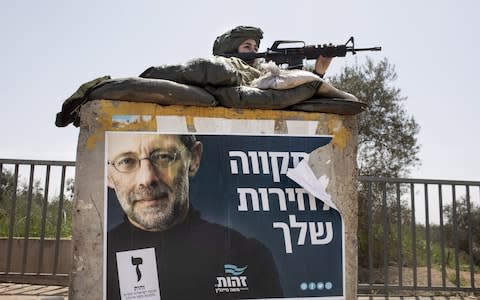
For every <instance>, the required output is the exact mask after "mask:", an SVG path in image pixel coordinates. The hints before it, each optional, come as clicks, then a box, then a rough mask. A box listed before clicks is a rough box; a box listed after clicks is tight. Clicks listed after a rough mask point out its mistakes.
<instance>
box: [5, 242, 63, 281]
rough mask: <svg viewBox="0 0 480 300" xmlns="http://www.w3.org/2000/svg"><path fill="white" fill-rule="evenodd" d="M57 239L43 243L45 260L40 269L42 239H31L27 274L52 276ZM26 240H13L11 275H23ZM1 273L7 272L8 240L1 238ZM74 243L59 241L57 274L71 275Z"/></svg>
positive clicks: (27, 259) (26, 266)
mask: <svg viewBox="0 0 480 300" xmlns="http://www.w3.org/2000/svg"><path fill="white" fill-rule="evenodd" d="M55 244H56V241H55V239H45V240H44V242H43V259H42V260H41V268H40V269H39V268H38V267H39V260H40V239H38V238H36V239H34V238H30V239H29V240H28V249H27V256H26V265H25V270H24V272H25V273H47V274H52V273H53V269H54V264H55ZM24 245H25V240H24V239H23V238H14V239H13V240H12V246H11V247H12V250H11V251H12V252H11V253H12V255H11V261H10V269H9V272H10V273H21V272H22V267H23V255H24V250H25V246H24ZM0 250H1V253H2V255H0V272H6V266H7V262H6V260H7V251H8V238H0ZM71 254H72V241H71V240H66V239H62V240H60V241H59V247H58V261H57V270H56V274H69V273H70V268H71V264H72V255H71Z"/></svg>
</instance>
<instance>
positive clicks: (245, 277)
mask: <svg viewBox="0 0 480 300" xmlns="http://www.w3.org/2000/svg"><path fill="white" fill-rule="evenodd" d="M240 281H241V282H242V286H243V287H246V286H247V276H240Z"/></svg>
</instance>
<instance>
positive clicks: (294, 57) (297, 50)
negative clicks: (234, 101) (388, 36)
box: [220, 36, 382, 69]
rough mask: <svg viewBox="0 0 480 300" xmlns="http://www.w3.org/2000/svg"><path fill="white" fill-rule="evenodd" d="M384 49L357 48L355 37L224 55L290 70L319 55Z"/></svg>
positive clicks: (279, 43) (302, 42)
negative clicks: (341, 41)
mask: <svg viewBox="0 0 480 300" xmlns="http://www.w3.org/2000/svg"><path fill="white" fill-rule="evenodd" d="M292 43H295V44H303V47H292V48H279V46H280V45H283V44H292ZM381 50H382V47H371V48H355V42H354V39H353V36H352V37H350V38H349V39H348V41H347V42H346V43H345V44H343V45H336V46H334V45H305V42H304V41H288V40H281V41H275V42H274V43H273V45H272V47H271V48H267V51H266V52H259V53H253V52H252V53H222V54H220V55H221V56H225V57H238V58H240V59H242V60H244V61H246V62H250V61H253V60H254V59H256V58H264V59H265V60H266V61H274V62H275V63H276V64H277V65H282V64H287V65H288V68H289V69H300V68H302V67H303V60H304V59H316V58H317V57H318V56H319V55H323V56H326V57H338V56H342V57H343V56H346V55H347V52H351V53H352V54H353V55H355V54H356V53H357V52H360V51H381Z"/></svg>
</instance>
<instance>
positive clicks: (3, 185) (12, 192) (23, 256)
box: [0, 159, 75, 284]
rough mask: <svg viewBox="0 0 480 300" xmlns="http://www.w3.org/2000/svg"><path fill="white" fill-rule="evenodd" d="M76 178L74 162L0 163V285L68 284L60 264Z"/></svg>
mask: <svg viewBox="0 0 480 300" xmlns="http://www.w3.org/2000/svg"><path fill="white" fill-rule="evenodd" d="M74 172H75V163H74V162H64V161H40V160H13V159H0V176H1V177H0V230H1V234H0V238H1V239H0V244H1V247H2V248H3V249H1V253H2V255H1V257H0V262H1V263H0V280H2V281H14V282H29V283H32V282H35V283H44V284H49V283H56V284H58V283H63V284H68V283H67V282H68V271H66V270H65V269H63V270H62V269H60V268H59V264H60V262H62V261H64V260H65V259H68V258H66V257H65V255H60V254H61V253H65V252H66V251H68V249H63V248H65V247H68V246H69V244H70V243H69V242H68V243H62V242H63V240H62V238H67V239H70V238H71V235H70V234H69V227H70V226H71V220H68V218H69V216H71V207H72V206H71V198H72V192H73V191H72V190H71V189H72V186H70V187H69V186H68V184H69V183H73V177H74ZM69 189H70V190H69ZM68 224H69V225H70V226H69V225H68ZM70 228H71V227H70ZM65 245H66V246H65ZM69 254H70V253H69Z"/></svg>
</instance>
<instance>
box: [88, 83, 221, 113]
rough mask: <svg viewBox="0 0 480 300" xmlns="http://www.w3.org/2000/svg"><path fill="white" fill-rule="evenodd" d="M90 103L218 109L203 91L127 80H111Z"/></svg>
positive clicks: (91, 93)
mask: <svg viewBox="0 0 480 300" xmlns="http://www.w3.org/2000/svg"><path fill="white" fill-rule="evenodd" d="M88 99H89V100H98V99H108V100H124V101H130V102H145V103H157V104H163V105H171V104H178V105H195V106H215V105H216V104H217V101H216V100H215V98H214V97H213V96H212V95H210V94H209V93H208V92H206V91H205V90H204V89H201V88H199V87H195V86H189V85H185V84H181V83H176V82H173V81H169V80H162V79H148V78H139V77H128V78H118V79H111V80H107V81H105V82H103V83H102V84H101V85H100V86H98V87H95V88H94V89H93V90H92V91H91V92H90V94H89V96H88Z"/></svg>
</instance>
